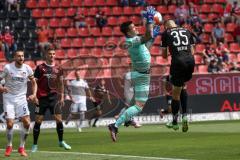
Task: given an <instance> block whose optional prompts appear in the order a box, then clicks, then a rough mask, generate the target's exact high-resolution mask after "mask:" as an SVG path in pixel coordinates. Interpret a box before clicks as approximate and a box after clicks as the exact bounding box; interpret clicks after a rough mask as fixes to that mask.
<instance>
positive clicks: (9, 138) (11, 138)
mask: <svg viewBox="0 0 240 160" xmlns="http://www.w3.org/2000/svg"><path fill="white" fill-rule="evenodd" d="M6 132H7V141H8V143H7V146H12V140H13V128H11V129H8V128H7V130H6Z"/></svg>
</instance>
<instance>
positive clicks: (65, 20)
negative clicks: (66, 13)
mask: <svg viewBox="0 0 240 160" xmlns="http://www.w3.org/2000/svg"><path fill="white" fill-rule="evenodd" d="M59 25H60V26H61V27H66V28H67V27H70V26H72V19H71V18H67V17H64V18H61V21H60V24H59Z"/></svg>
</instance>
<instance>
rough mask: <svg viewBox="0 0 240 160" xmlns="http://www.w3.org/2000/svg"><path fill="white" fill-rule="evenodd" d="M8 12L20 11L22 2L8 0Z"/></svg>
mask: <svg viewBox="0 0 240 160" xmlns="http://www.w3.org/2000/svg"><path fill="white" fill-rule="evenodd" d="M7 3H8V10H9V11H10V10H17V11H18V12H19V10H20V0H7Z"/></svg>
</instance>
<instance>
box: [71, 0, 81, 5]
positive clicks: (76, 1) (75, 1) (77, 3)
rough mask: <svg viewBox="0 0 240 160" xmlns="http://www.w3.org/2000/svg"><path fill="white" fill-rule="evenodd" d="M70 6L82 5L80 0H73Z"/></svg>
mask: <svg viewBox="0 0 240 160" xmlns="http://www.w3.org/2000/svg"><path fill="white" fill-rule="evenodd" d="M72 6H73V7H82V0H73V1H72Z"/></svg>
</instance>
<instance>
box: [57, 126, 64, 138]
mask: <svg viewBox="0 0 240 160" xmlns="http://www.w3.org/2000/svg"><path fill="white" fill-rule="evenodd" d="M57 134H58V140H59V142H61V141H63V124H62V122H59V123H57Z"/></svg>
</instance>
